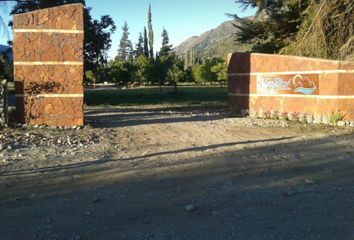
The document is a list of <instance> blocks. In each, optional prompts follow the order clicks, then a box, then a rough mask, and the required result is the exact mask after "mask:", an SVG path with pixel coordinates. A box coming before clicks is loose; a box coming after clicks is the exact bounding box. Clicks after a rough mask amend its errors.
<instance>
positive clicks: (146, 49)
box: [144, 27, 149, 57]
mask: <svg viewBox="0 0 354 240" xmlns="http://www.w3.org/2000/svg"><path fill="white" fill-rule="evenodd" d="M148 44H149V43H148V37H147V31H146V27H144V55H145V57H149V45H148Z"/></svg>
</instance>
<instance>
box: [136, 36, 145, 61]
mask: <svg viewBox="0 0 354 240" xmlns="http://www.w3.org/2000/svg"><path fill="white" fill-rule="evenodd" d="M143 45H144V39H143V35H142V34H141V32H140V33H139V38H138V42H137V44H136V45H135V56H136V57H139V56H140V55H143V54H144V46H143Z"/></svg>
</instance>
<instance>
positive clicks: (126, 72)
mask: <svg viewBox="0 0 354 240" xmlns="http://www.w3.org/2000/svg"><path fill="white" fill-rule="evenodd" d="M134 73H135V66H134V64H133V63H131V62H127V61H121V60H119V59H116V60H114V61H111V62H110V63H109V76H110V78H111V79H112V81H113V82H115V84H116V85H120V84H128V83H129V82H131V81H133V80H134Z"/></svg>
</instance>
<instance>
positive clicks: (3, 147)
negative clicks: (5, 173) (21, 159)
mask: <svg viewBox="0 0 354 240" xmlns="http://www.w3.org/2000/svg"><path fill="white" fill-rule="evenodd" d="M5 148H6V146H5V145H4V144H2V143H0V151H3V150H5Z"/></svg>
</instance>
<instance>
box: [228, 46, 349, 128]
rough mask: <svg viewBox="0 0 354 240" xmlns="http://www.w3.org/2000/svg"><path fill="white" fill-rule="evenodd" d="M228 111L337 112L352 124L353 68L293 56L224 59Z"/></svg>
mask: <svg viewBox="0 0 354 240" xmlns="http://www.w3.org/2000/svg"><path fill="white" fill-rule="evenodd" d="M228 72H229V92H228V99H229V106H230V108H231V109H234V110H237V111H244V112H245V111H248V112H249V113H251V114H257V115H259V114H261V115H262V113H274V112H277V113H278V114H288V113H293V114H295V115H296V114H300V115H307V116H313V118H314V119H315V120H316V121H318V122H321V121H322V122H326V120H327V119H328V117H329V116H330V115H331V114H332V113H337V112H340V113H341V114H343V115H345V118H346V119H348V120H354V63H352V62H341V61H330V60H323V59H313V58H304V57H295V56H284V55H270V54H249V53H233V54H229V56H228Z"/></svg>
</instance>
